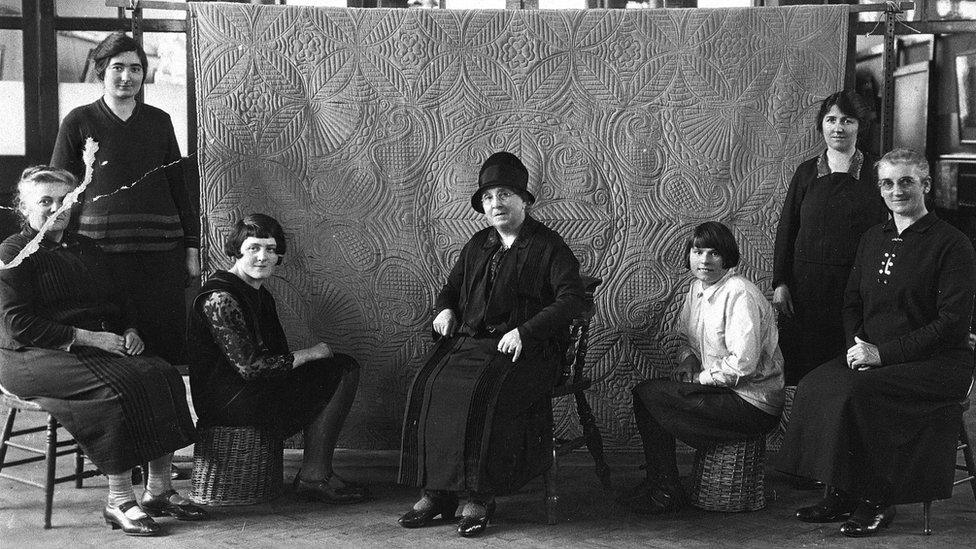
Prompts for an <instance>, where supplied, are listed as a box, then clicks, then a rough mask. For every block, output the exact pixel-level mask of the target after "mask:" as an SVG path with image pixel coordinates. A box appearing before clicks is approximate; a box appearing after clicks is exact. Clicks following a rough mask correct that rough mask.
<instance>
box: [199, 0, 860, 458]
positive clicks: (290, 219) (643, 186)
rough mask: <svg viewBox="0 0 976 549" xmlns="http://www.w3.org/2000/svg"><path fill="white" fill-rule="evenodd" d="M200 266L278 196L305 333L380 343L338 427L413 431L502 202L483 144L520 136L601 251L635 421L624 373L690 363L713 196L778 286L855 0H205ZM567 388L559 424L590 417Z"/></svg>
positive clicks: (548, 213)
mask: <svg viewBox="0 0 976 549" xmlns="http://www.w3.org/2000/svg"><path fill="white" fill-rule="evenodd" d="M190 8H191V11H192V14H191V15H192V17H191V35H192V55H193V66H194V70H195V75H196V86H197V87H196V101H197V117H198V127H199V162H200V174H201V197H200V202H201V204H200V205H201V212H202V213H201V216H202V218H203V223H204V225H203V227H204V235H203V240H204V242H203V250H202V252H203V259H204V263H205V272H213V270H214V269H218V268H227V267H228V266H229V265H230V261H229V258H227V257H225V256H224V255H223V254H222V251H221V248H222V243H223V238H224V232H225V231H226V230H227V228H228V227H229V226H230V224H231V223H232V222H234V221H235V220H236V219H238V218H239V217H241V216H242V215H244V214H246V213H249V212H263V213H267V214H269V215H272V216H274V217H276V218H277V219H278V220H279V221H281V222H282V224H283V226H284V227H285V230H286V232H287V233H288V236H289V241H288V245H289V250H288V253H287V255H286V257H285V262H284V264H283V265H282V266H281V267H280V268H279V270H278V272H277V274H276V277H275V279H274V280H273V281H271V283H270V284H269V286H270V289H271V291H272V292H273V293H274V294H275V296H276V298H277V301H278V308H279V312H280V314H281V317H282V320H283V322H284V324H285V328H286V331H287V333H288V336H289V341H290V343H291V345H292V346H293V348H299V347H302V346H307V345H309V344H312V343H314V342H316V341H318V340H324V341H326V342H328V343H330V344H332V345H333V346H334V347H335V348H336V349H337V350H338V351H340V352H345V353H349V354H351V355H353V356H355V357H356V358H357V359H358V360H359V361H360V362H361V363H362V365H363V371H362V378H361V385H360V393H359V395H358V397H357V400H356V404H355V405H354V408H353V412H352V414H351V416H350V418H349V421H348V428H347V429H345V431H344V432H345V435H344V436H345V439H344V440H343V444H344V445H346V446H349V447H355V448H376V449H380V448H396V447H398V444H399V432H400V420H401V418H402V414H403V405H404V402H405V398H406V392H407V390H408V388H409V385H410V381H411V379H412V376H413V373H414V372H415V371H416V369H417V368H418V367H419V365H420V362H421V360H422V358H423V355H424V352H425V351H426V350H427V349H428V348H429V346H430V343H431V330H430V321H431V320H432V315H431V312H432V311H431V306H432V303H433V301H434V297H435V295H436V293H437V292H438V290H439V289H440V287H441V285H442V284H443V282H444V280H445V279H446V276H447V273H448V271H449V269H450V268H451V266H452V264H453V262H454V260H455V259H456V257H457V256H458V253H459V251H460V249H461V246H462V245H463V244H464V243H465V242H466V241H467V239H468V238H469V237H470V236H471V235H472V234H473V233H474V232H475V231H477V230H479V229H480V228H482V227H484V226H486V223H485V221H484V220H483V218H481V217H480V215H479V214H477V213H476V212H474V211H473V210H472V209H471V207H470V205H469V201H468V200H469V196H470V194H471V192H472V191H473V190H474V189H475V188H476V186H477V175H478V168H479V166H480V165H481V163H482V162H483V161H484V159H485V158H487V157H488V156H489V155H490V154H491V153H493V152H495V151H498V150H509V151H512V152H514V153H516V154H517V155H519V156H520V157H521V158H522V159H523V161H524V162H525V164H526V165H527V167H528V169H529V172H530V180H529V188H530V190H531V191H532V192H533V194H535V196H536V198H537V200H538V201H537V203H536V204H535V206H534V207H533V208H532V215H533V216H535V217H536V218H537V219H539V220H541V221H542V222H543V223H545V224H547V225H549V226H550V227H552V228H554V229H555V230H557V231H558V232H559V233H560V234H561V235H562V236H563V237H564V238H565V239H566V241H567V242H568V243H569V245H570V247H571V248H572V249H573V251H574V252H575V253H576V255H577V257H579V259H580V261H581V263H582V270H583V272H584V273H586V274H590V275H593V276H599V277H601V278H602V279H603V280H604V282H603V284H602V285H601V287H600V288H599V289H598V292H597V312H596V316H595V318H594V320H593V324H592V328H591V332H590V350H589V354H588V356H587V366H586V367H587V373H588V375H589V376H591V377H592V378H593V380H594V384H593V387H592V388H591V389H590V391H589V392H588V398H589V401H590V403H591V405H592V406H593V408H594V413H595V415H596V416H597V418H598V421H599V425H600V428H601V431H602V433H603V436H604V439H605V442H606V443H607V445H608V446H610V447H628V446H635V447H636V446H637V445H638V439H637V437H636V433H635V430H634V427H633V421H632V412H631V395H630V389H631V387H632V386H633V385H634V384H636V383H637V382H639V381H641V380H643V379H645V378H648V377H652V376H657V375H663V374H666V373H667V372H668V371H670V369H671V368H673V366H674V364H673V358H672V354H673V350H674V347H675V346H676V345H677V341H678V340H677V336H676V333H675V323H676V318H677V314H678V311H679V308H680V305H681V302H682V299H683V298H684V293H685V291H687V284H688V282H689V280H690V279H689V276H688V274H687V272H686V270H685V269H684V257H683V256H682V252H683V244H684V240H685V238H686V237H687V235H688V234H689V232H690V230H691V229H692V228H693V227H694V226H695V225H696V224H698V223H700V222H702V221H706V220H720V221H723V222H725V223H726V224H728V225H730V226H731V227H732V228H733V231H734V233H735V234H736V238H737V240H738V242H739V245H740V248H741V249H742V263H741V266H740V268H739V272H740V273H742V274H744V275H745V276H747V277H749V278H750V279H752V280H754V281H756V282H757V283H758V284H759V285H760V287H762V288H763V289H764V290H768V289H769V288H768V287H769V282H770V277H771V269H772V245H773V240H774V235H775V229H776V223H777V221H778V219H779V212H780V208H781V204H782V201H783V198H784V196H785V193H786V187H787V184H788V182H789V178H790V176H791V175H792V172H793V169H794V168H795V167H796V166H797V164H799V163H800V162H801V161H803V160H805V159H806V158H809V157H812V156H814V155H816V154H817V153H818V152H819V149H820V147H821V146H822V139H821V138H820V135H819V134H818V133H816V131H815V129H814V118H815V116H816V112H817V108H818V106H819V102H820V100H822V99H823V97H825V96H827V95H828V94H830V93H832V92H834V91H837V90H838V89H840V88H841V87H842V86H843V78H844V67H845V57H846V42H847V24H848V18H847V13H848V12H847V8H846V6H805V7H790V8H747V9H700V10H691V9H647V10H582V11H580V10H565V11H546V10H531V11H530V10H518V11H501V10H472V11H454V10H413V9H402V10H397V9H365V10H363V9H343V8H309V7H282V6H255V5H241V4H219V3H218V4H214V3H191V4H190ZM575 414H576V412H575V405H574V404H573V403H572V401H571V399H570V398H566V399H563V400H562V401H560V402H558V403H557V404H556V408H555V415H556V423H557V431H558V433H560V436H566V435H572V434H575V433H576V432H578V429H579V427H578V422H577V420H576V418H575Z"/></svg>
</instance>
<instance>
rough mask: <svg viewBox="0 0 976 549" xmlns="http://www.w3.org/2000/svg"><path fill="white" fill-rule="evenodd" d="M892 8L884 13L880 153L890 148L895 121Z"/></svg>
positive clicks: (895, 57)
mask: <svg viewBox="0 0 976 549" xmlns="http://www.w3.org/2000/svg"><path fill="white" fill-rule="evenodd" d="M897 13H898V12H896V11H895V10H893V9H887V10H885V13H884V18H885V21H884V25H885V27H884V28H885V31H884V58H883V59H884V81H883V82H882V83H881V154H885V153H886V152H888V151H890V150H891V148H892V141H893V135H894V121H895V65H897V61H898V50H897V45H896V44H895V15H896V14H897Z"/></svg>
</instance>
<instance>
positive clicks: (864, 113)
mask: <svg viewBox="0 0 976 549" xmlns="http://www.w3.org/2000/svg"><path fill="white" fill-rule="evenodd" d="M834 105H836V106H837V108H838V109H840V112H842V113H843V114H844V116H850V117H851V118H856V119H857V123H858V124H859V128H858V130H857V133H858V134H861V133H863V132H865V131H866V130H867V129H868V128H870V127H871V123H872V122H874V119H875V114H874V109H872V108H871V107H870V106H869V105H868V103H867V102H866V101H865V100H864V98H862V97H861V96H860V95H858V93H857V92H856V91H854V90H841V91H839V92H834V93H832V94H830V95H828V96H827V98H826V99H824V100H823V101H822V102H821V103H820V112H818V113H817V120H816V122H815V125H816V126H817V132H818V133H823V119H824V117H825V116H827V112H829V111H830V108H831V107H833V106H834Z"/></svg>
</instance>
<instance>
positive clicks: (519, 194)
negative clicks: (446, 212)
mask: <svg viewBox="0 0 976 549" xmlns="http://www.w3.org/2000/svg"><path fill="white" fill-rule="evenodd" d="M528 179H529V174H528V170H526V168H525V166H524V165H523V164H522V162H521V161H520V160H519V159H518V157H516V156H515V155H513V154H511V153H508V152H498V153H495V154H493V155H491V156H490V157H489V158H488V159H487V160H486V161H485V163H484V164H483V165H482V167H481V172H480V174H479V177H478V190H477V191H475V193H474V194H473V195H472V196H471V207H472V208H474V210H475V211H477V212H478V213H481V214H484V216H485V218H486V219H487V221H488V223H489V224H490V225H491V226H490V227H488V228H485V229H483V230H481V231H478V232H477V233H475V235H474V236H473V237H472V238H471V240H469V241H468V243H467V244H466V245H465V246H464V248H463V249H462V250H461V255H460V257H459V258H458V260H457V263H456V264H455V265H454V268H453V269H451V273H450V275H449V276H448V279H447V283H446V284H445V285H444V287H443V288H442V289H441V292H440V294H439V295H438V296H437V301H436V303H435V310H437V311H438V312H437V314H436V316H435V318H434V322H433V328H434V331H435V332H436V334H437V336H438V337H439V339H438V341H437V343H436V345H435V346H434V348H433V349H432V351H431V352H430V354H429V355H428V357H427V360H426V363H425V364H424V366H423V367H422V368H421V369H420V371H419V372H418V373H417V376H416V378H415V379H414V381H413V386H412V388H411V389H410V394H409V396H408V399H407V409H406V414H405V418H404V425H403V442H402V451H401V461H400V482H402V483H405V484H414V485H417V486H420V487H422V488H423V489H424V491H423V496H422V497H421V499H420V500H419V501H418V502H417V503H415V504H414V506H413V508H412V509H411V510H410V511H408V512H407V513H406V514H404V515H403V516H402V517H401V518H400V525H401V526H403V527H405V528H418V527H421V526H426V525H427V524H429V523H431V522H432V521H433V520H434V519H435V518H436V517H438V516H441V517H442V518H443V519H445V520H453V519H454V518H455V514H456V510H457V507H458V497H459V495H463V496H465V497H467V503H466V504H465V505H464V508H463V510H462V517H461V519H460V522H459V523H458V527H457V530H458V534H459V535H461V536H463V537H471V536H476V535H478V534H480V533H481V532H482V531H484V529H485V527H486V526H487V524H488V521H489V520H490V519H491V516H492V514H493V512H494V509H495V504H494V496H496V495H500V494H504V493H507V492H511V491H514V490H517V489H518V488H519V487H521V486H522V485H523V484H525V482H527V481H528V480H530V479H532V478H533V477H535V476H538V475H539V474H541V473H542V472H544V471H545V470H546V469H547V468H548V467H549V466H550V465H551V459H552V448H551V444H552V408H551V404H550V397H549V395H550V391H551V389H552V386H553V383H554V381H555V380H556V378H557V376H558V374H559V371H558V370H559V364H560V358H561V350H562V346H563V345H564V344H565V339H566V336H567V335H568V326H569V323H570V321H571V320H572V318H573V315H575V314H576V313H577V312H579V311H580V310H581V308H582V307H583V285H582V282H581V281H580V275H579V261H577V259H576V257H575V256H574V255H573V252H572V251H571V250H570V249H569V247H568V246H567V245H566V243H565V242H564V241H563V239H562V238H561V237H560V236H559V235H558V234H556V233H555V232H554V231H553V230H551V229H549V228H548V227H546V226H545V225H543V224H541V223H539V222H538V221H536V220H535V219H533V218H532V217H531V216H530V215H529V206H531V204H532V203H533V202H534V201H535V197H534V196H532V193H530V192H529V191H528V189H527V185H528Z"/></svg>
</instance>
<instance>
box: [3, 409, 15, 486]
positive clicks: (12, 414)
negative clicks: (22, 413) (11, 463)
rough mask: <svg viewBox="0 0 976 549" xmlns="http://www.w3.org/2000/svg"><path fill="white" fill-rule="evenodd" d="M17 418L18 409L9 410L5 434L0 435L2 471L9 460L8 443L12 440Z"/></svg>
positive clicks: (5, 423)
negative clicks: (11, 436) (11, 434)
mask: <svg viewBox="0 0 976 549" xmlns="http://www.w3.org/2000/svg"><path fill="white" fill-rule="evenodd" d="M16 417H17V409H16V408H9V411H8V412H7V421H5V422H4V424H3V434H0V471H3V464H4V462H5V460H6V459H7V441H8V440H10V432H11V431H13V429H14V419H15V418H16Z"/></svg>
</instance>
